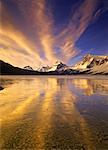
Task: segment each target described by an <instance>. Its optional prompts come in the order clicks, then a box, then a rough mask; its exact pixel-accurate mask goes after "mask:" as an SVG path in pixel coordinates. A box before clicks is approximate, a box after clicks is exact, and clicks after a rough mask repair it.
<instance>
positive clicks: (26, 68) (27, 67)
mask: <svg viewBox="0 0 108 150" xmlns="http://www.w3.org/2000/svg"><path fill="white" fill-rule="evenodd" d="M24 69H25V70H32V71H33V68H32V67H30V66H25V67H24Z"/></svg>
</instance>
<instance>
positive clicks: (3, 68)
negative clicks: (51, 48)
mask: <svg viewBox="0 0 108 150" xmlns="http://www.w3.org/2000/svg"><path fill="white" fill-rule="evenodd" d="M0 74H1V75H36V74H40V73H39V72H37V71H32V70H26V69H21V68H19V67H14V66H12V65H10V64H8V63H6V62H4V61H2V60H0Z"/></svg>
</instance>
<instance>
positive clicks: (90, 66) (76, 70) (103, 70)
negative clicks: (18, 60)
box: [0, 54, 108, 75]
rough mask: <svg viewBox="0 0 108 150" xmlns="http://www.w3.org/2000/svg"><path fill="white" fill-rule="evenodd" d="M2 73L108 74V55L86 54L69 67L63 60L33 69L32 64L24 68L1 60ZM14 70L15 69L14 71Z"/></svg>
mask: <svg viewBox="0 0 108 150" xmlns="http://www.w3.org/2000/svg"><path fill="white" fill-rule="evenodd" d="M0 67H1V74H7V75H8V74H16V75H17V74H24V75H26V74H30V75H32V74H35V75H73V74H74V75H76V74H105V75H108V56H96V55H90V54H88V55H86V56H84V58H83V59H82V61H80V62H79V63H78V64H76V65H75V66H73V67H69V66H67V65H66V64H63V63H62V62H58V61H57V62H56V63H55V64H54V65H52V66H46V67H41V68H38V69H37V70H33V69H32V67H30V66H25V67H24V68H23V69H21V68H18V67H14V66H12V65H10V64H8V63H6V62H3V61H2V60H0ZM13 70H14V71H13Z"/></svg>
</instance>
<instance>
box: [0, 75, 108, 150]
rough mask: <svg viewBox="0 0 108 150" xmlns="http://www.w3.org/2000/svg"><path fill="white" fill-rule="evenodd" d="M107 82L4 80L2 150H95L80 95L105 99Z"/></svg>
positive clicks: (0, 97)
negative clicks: (79, 107) (81, 111)
mask: <svg viewBox="0 0 108 150" xmlns="http://www.w3.org/2000/svg"><path fill="white" fill-rule="evenodd" d="M107 82H108V81H107V80H95V79H81V78H77V79H74V77H62V76H61V77H56V76H55V77H54V76H52V77H51V76H49V77H48V76H47V77H46V76H45V77H41V76H40V77H39V76H37V77H35V76H31V77H29V76H28V77H24V76H19V77H18V76H13V77H8V76H5V77H3V76H2V78H1V83H2V86H3V87H5V89H4V90H2V91H0V111H1V128H2V130H1V140H0V142H1V143H2V148H4V149H26V148H28V149H53V148H55V149H67V148H70V149H73V148H74V149H81V148H83V149H88V150H89V149H92V150H95V149H96V143H95V142H93V141H94V135H93V134H92V133H93V132H91V128H90V127H89V124H88V122H87V120H86V119H85V117H84V116H83V115H81V113H80V111H79V109H78V108H77V105H76V104H77V103H78V99H79V98H78V97H80V94H84V95H88V96H90V95H93V94H99V95H104V96H105V95H106V94H107V93H108V86H107V85H108V83H107ZM77 92H78V94H77ZM105 99H106V97H105Z"/></svg>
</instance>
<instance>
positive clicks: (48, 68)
mask: <svg viewBox="0 0 108 150" xmlns="http://www.w3.org/2000/svg"><path fill="white" fill-rule="evenodd" d="M67 67H68V66H67V65H65V64H63V63H62V62H59V61H56V62H55V64H54V65H52V66H43V67H41V68H39V69H38V70H37V71H39V72H52V71H57V72H60V71H63V70H65V69H66V68H67Z"/></svg>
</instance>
